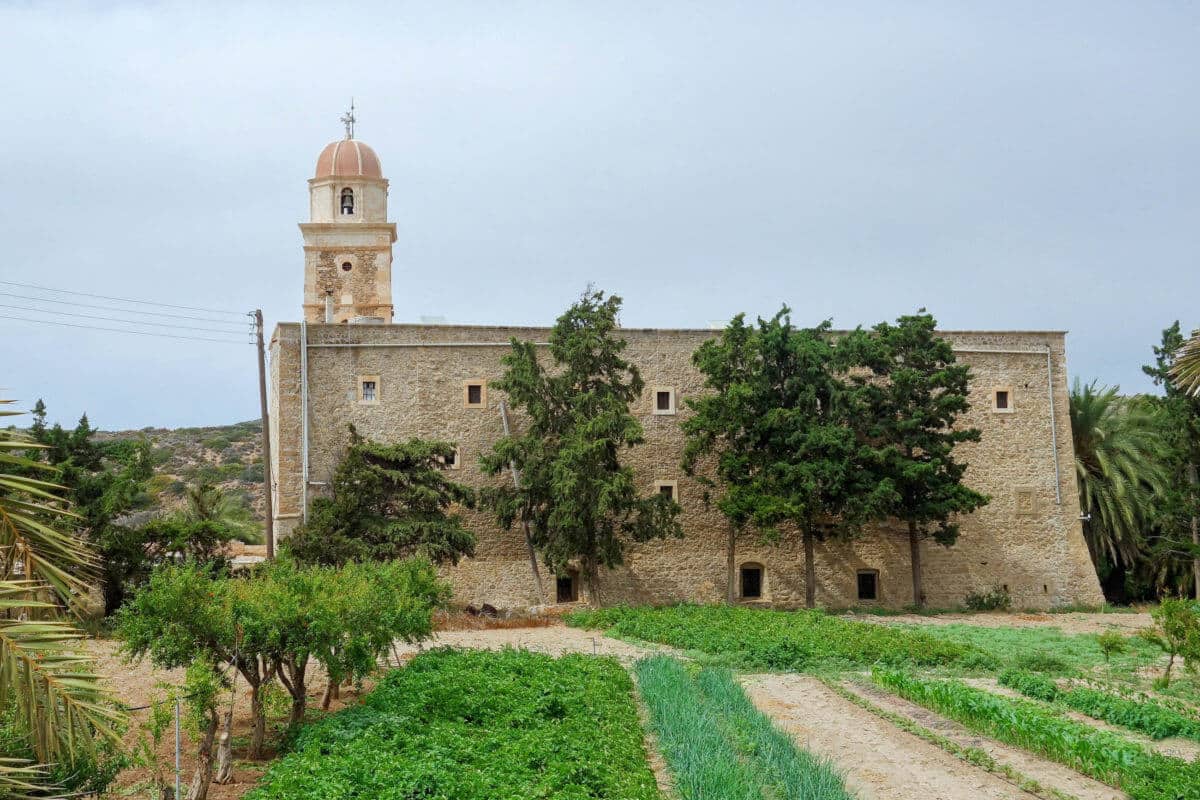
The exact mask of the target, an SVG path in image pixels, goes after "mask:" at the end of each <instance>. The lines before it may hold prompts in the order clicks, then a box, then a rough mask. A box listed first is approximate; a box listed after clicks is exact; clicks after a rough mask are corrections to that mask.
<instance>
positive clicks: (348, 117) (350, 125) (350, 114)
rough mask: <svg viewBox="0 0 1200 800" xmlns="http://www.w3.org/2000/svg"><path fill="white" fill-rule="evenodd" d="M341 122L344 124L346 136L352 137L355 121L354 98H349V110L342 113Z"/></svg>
mask: <svg viewBox="0 0 1200 800" xmlns="http://www.w3.org/2000/svg"><path fill="white" fill-rule="evenodd" d="M341 119H342V124H343V125H345V126H346V138H347V139H353V138H354V123H355V122H357V121H358V120H356V119H355V118H354V98H353V97H351V98H350V110H349V111H347V112H346V113H345V114H342V118H341Z"/></svg>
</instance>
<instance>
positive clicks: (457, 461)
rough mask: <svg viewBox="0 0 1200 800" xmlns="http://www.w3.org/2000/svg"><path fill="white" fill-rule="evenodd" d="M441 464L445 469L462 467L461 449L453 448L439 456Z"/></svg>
mask: <svg viewBox="0 0 1200 800" xmlns="http://www.w3.org/2000/svg"><path fill="white" fill-rule="evenodd" d="M441 462H442V466H444V467H445V468H446V469H461V468H462V450H461V449H460V448H457V447H456V448H454V449H453V450H451V451H450V453H449V454H448V455H444V456H442V457H441Z"/></svg>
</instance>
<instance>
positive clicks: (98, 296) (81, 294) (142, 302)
mask: <svg viewBox="0 0 1200 800" xmlns="http://www.w3.org/2000/svg"><path fill="white" fill-rule="evenodd" d="M0 284H4V285H6V286H21V287H23V288H25V289H38V290H39V291H43V292H55V293H57V294H73V295H78V296H79V297H94V298H96V299H99V300H116V301H117V302H120V303H137V304H138V305H144V306H161V307H162V308H181V309H183V310H184V311H203V312H205V313H208V314H230V315H232V316H235V317H241V316H245V312H242V311H226V310H224V309H218V308H200V307H198V306H179V305H173V304H171V303H155V302H153V301H150V300H131V299H129V298H128V297H111V296H109V295H103V294H91V293H89V292H74V291H71V290H70V289H54V288H51V287H49V286H37V285H35V284H32V283H17V282H16V281H0Z"/></svg>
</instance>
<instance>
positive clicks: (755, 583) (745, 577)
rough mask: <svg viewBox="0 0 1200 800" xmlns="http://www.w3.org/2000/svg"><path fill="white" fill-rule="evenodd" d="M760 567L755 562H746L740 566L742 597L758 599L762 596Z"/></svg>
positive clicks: (761, 571)
mask: <svg viewBox="0 0 1200 800" xmlns="http://www.w3.org/2000/svg"><path fill="white" fill-rule="evenodd" d="M762 578H763V570H762V567H760V566H758V565H757V564H746V565H745V566H743V567H742V599H743V600H758V599H761V598H762Z"/></svg>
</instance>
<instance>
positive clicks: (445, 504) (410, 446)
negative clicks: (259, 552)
mask: <svg viewBox="0 0 1200 800" xmlns="http://www.w3.org/2000/svg"><path fill="white" fill-rule="evenodd" d="M454 453H455V448H454V445H453V444H451V443H449V442H439V441H426V440H422V439H409V440H408V441H405V442H399V443H397V444H380V443H378V442H372V441H370V440H368V439H365V438H363V437H362V436H360V435H359V434H358V432H357V431H356V430H355V429H354V427H353V426H351V427H350V445H349V447H348V448H347V449H346V454H345V455H344V456H343V458H342V460H341V462H339V463H338V466H337V469H336V470H335V471H334V475H333V482H332V485H331V489H332V491H331V493H330V496H329V497H318V498H316V499H315V500H313V502H312V505H311V507H310V508H309V514H308V521H307V522H305V523H304V524H303V525H301V526H300V527H299V528H297V529H296V531H295V532H294V533H293V534H292V535H291V536H290V537H288V539H287V540H286V542H285V543H284V549H285V550H287V552H288V553H290V554H291V555H292V556H294V557H295V558H296V559H297V560H298V561H300V562H302V563H307V564H326V565H333V566H340V565H342V564H346V563H347V562H351V561H368V560H376V561H390V560H393V559H397V558H404V557H407V556H410V555H421V556H424V557H425V558H428V559H429V560H430V561H433V562H434V563H438V564H442V563H450V564H455V563H458V560H459V559H460V558H462V557H463V556H471V555H474V553H475V537H474V535H472V534H471V532H470V531H468V530H467V529H466V528H465V527H463V524H462V518H461V517H460V516H459V515H458V514H455V513H453V512H452V511H451V508H452V507H453V506H455V505H458V506H464V507H471V506H473V505H474V504H475V493H474V492H473V491H472V490H471V488H470V487H468V486H463V485H462V484H459V483H455V482H454V481H452V480H450V479H449V477H448V476H447V473H446V466H445V464H446V460H447V459H449V458H451V457H452V456H453V455H454Z"/></svg>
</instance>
